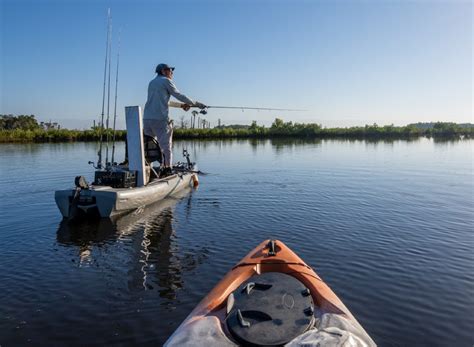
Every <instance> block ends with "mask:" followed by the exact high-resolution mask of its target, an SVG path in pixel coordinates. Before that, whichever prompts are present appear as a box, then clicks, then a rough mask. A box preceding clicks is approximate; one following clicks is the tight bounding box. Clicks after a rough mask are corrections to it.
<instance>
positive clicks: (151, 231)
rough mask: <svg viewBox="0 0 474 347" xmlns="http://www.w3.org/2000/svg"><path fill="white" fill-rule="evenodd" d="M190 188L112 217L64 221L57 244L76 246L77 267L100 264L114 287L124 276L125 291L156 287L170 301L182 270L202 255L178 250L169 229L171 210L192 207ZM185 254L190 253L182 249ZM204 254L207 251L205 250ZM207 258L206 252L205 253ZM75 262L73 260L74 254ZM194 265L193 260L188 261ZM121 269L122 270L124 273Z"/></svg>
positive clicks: (171, 216)
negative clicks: (79, 221) (78, 221)
mask: <svg viewBox="0 0 474 347" xmlns="http://www.w3.org/2000/svg"><path fill="white" fill-rule="evenodd" d="M191 199H192V194H191V189H185V190H183V191H182V192H181V193H179V194H178V195H176V196H174V197H169V198H167V199H165V200H162V201H160V202H158V203H155V204H153V205H150V206H147V207H145V208H143V209H139V210H136V211H134V212H133V213H130V214H128V215H125V216H121V217H118V218H116V219H104V218H102V219H100V220H95V221H84V223H80V224H77V223H74V222H73V221H69V222H68V221H66V220H65V221H62V222H61V223H60V226H59V229H58V232H57V241H58V243H59V244H60V245H62V246H66V247H74V248H76V247H77V249H78V253H79V254H78V258H77V261H78V262H79V266H80V267H99V266H100V267H101V268H102V273H103V272H104V268H106V269H105V271H106V275H107V276H108V277H109V280H110V281H112V282H113V284H114V287H117V285H118V284H117V283H116V282H119V284H123V281H124V280H125V279H126V280H127V288H124V289H125V290H127V291H128V292H131V293H133V292H142V291H143V290H158V292H159V296H160V297H162V298H165V299H168V300H171V301H173V300H174V299H176V291H177V290H178V289H180V288H182V286H183V280H182V271H183V270H192V269H190V265H191V268H192V267H195V266H196V265H197V264H199V263H200V262H201V260H202V256H203V254H202V252H200V251H199V250H198V251H197V252H195V253H194V252H193V253H194V255H193V257H196V259H192V261H189V259H186V257H181V256H180V255H179V253H180V249H179V247H178V244H177V240H176V237H175V235H174V230H173V221H174V216H173V213H174V210H175V207H176V205H177V203H178V202H180V201H182V200H187V201H183V203H185V204H186V205H185V218H186V216H188V215H189V213H190V209H191ZM185 253H187V254H189V252H185ZM204 253H205V250H204ZM204 257H205V254H204ZM73 261H75V260H74V259H73ZM192 264H194V265H192ZM122 272H123V273H122Z"/></svg>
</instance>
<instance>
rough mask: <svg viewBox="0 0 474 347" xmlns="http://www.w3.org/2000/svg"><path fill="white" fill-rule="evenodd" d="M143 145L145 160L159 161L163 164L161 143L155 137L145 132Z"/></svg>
mask: <svg viewBox="0 0 474 347" xmlns="http://www.w3.org/2000/svg"><path fill="white" fill-rule="evenodd" d="M143 145H144V146H143V151H144V154H145V160H146V161H147V162H148V163H153V162H154V161H157V162H159V163H160V164H161V163H162V162H163V154H162V152H161V148H160V144H159V143H158V141H157V140H156V139H155V138H154V137H152V136H148V135H145V134H143Z"/></svg>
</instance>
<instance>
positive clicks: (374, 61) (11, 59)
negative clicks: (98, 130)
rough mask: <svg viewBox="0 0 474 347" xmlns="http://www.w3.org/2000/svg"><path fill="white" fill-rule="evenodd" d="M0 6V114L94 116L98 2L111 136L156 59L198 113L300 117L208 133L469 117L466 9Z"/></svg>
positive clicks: (412, 5) (139, 99) (71, 121)
mask: <svg viewBox="0 0 474 347" xmlns="http://www.w3.org/2000/svg"><path fill="white" fill-rule="evenodd" d="M0 3H1V11H0V13H1V21H0V22H1V48H0V49H1V52H0V53H1V55H0V56H1V61H0V65H1V70H0V71H1V72H0V80H1V90H0V93H1V104H0V114H10V113H11V114H34V115H36V116H37V118H38V119H40V120H48V119H52V120H55V121H59V122H60V123H61V124H63V126H66V127H71V128H72V127H77V128H84V127H88V126H90V125H91V124H92V120H93V119H99V117H100V112H101V104H102V84H103V69H104V55H105V37H106V15H107V8H108V7H110V8H111V11H112V18H113V19H112V20H113V30H114V32H113V53H112V54H113V60H112V64H113V65H112V70H113V71H115V63H116V53H117V51H116V49H117V39H118V31H119V30H121V32H122V34H121V41H122V44H121V52H120V54H121V57H120V72H119V73H120V75H119V95H118V100H119V101H118V117H119V127H123V124H124V121H123V114H124V111H123V108H124V106H126V105H144V103H145V101H146V89H147V85H148V82H149V81H150V80H151V79H152V78H153V77H154V68H155V66H156V64H157V63H160V62H167V63H169V64H171V65H173V66H176V71H175V82H176V85H177V86H178V88H179V89H180V90H181V91H182V92H184V93H185V94H187V95H188V96H189V97H191V98H193V99H196V100H199V101H201V102H203V103H206V104H208V105H229V106H234V105H235V106H261V107H275V108H304V109H307V110H308V111H307V112H281V111H280V112H263V111H260V112H256V111H245V112H242V111H240V110H237V111H223V110H210V111H209V114H208V115H207V119H208V120H210V121H211V123H212V124H216V123H217V119H218V118H220V119H221V120H222V122H223V123H224V124H235V123H240V124H249V123H250V122H251V121H252V120H257V122H258V123H259V124H265V125H270V124H271V122H272V120H273V119H274V118H275V117H280V118H283V119H285V120H287V121H289V120H292V121H297V122H316V123H320V124H323V125H324V126H351V125H363V124H366V123H374V122H376V123H378V124H381V125H383V124H391V123H394V124H395V125H404V124H407V123H410V122H417V121H454V122H472V121H473V119H472V117H473V116H472V98H473V94H472V82H473V70H472V45H473V42H472V35H473V28H472V15H473V5H472V3H471V2H469V1H465V2H461V1H449V2H448V1H447V2H439V1H419V2H417V1H277V0H272V1H262V0H260V1H173V2H167V1H101V0H95V1H92V0H90V1H72V0H63V1H59V0H56V1H45V0H35V1H23V0H15V1H11V0H0ZM114 77H115V76H112V80H114V79H115V78H114ZM112 99H113V95H112ZM182 114H184V112H181V111H179V110H174V111H173V113H172V115H173V117H174V118H175V119H179V118H180V116H181V115H182ZM189 116H190V114H189V113H187V114H186V117H187V118H188V117H189Z"/></svg>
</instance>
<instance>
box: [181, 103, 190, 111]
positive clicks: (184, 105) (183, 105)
mask: <svg viewBox="0 0 474 347" xmlns="http://www.w3.org/2000/svg"><path fill="white" fill-rule="evenodd" d="M181 108H182V109H183V110H185V111H186V112H187V111H189V109H190V108H191V106H190V105H188V104H181Z"/></svg>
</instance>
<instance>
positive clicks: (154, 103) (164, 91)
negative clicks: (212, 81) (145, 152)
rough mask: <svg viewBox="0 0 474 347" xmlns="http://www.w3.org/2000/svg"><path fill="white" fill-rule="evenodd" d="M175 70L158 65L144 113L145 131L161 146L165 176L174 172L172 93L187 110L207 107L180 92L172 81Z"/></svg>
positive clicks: (165, 65)
mask: <svg viewBox="0 0 474 347" xmlns="http://www.w3.org/2000/svg"><path fill="white" fill-rule="evenodd" d="M173 71H174V67H170V66H169V65H168V64H159V65H158V66H157V67H156V70H155V72H156V73H157V74H158V75H157V76H156V77H155V78H154V79H153V80H151V81H150V83H149V85H148V99H147V102H146V104H145V111H144V113H143V131H144V132H145V134H146V135H148V136H152V137H154V138H155V139H156V140H157V141H158V143H159V145H160V147H161V152H162V157H163V166H164V171H163V172H162V174H163V176H167V175H170V174H171V173H172V172H171V167H172V165H173V154H172V145H173V123H172V121H171V120H170V118H169V104H170V102H169V101H170V97H171V95H172V96H174V97H175V98H176V99H178V100H179V101H181V102H183V104H181V105H179V106H180V107H181V108H182V109H183V110H185V111H188V110H189V109H190V107H191V106H196V107H199V108H201V109H203V108H205V107H206V105H204V104H203V103H200V102H198V101H193V100H191V99H190V98H188V97H187V96H186V95H184V94H181V93H180V92H179V90H178V89H177V88H176V86H175V85H174V83H173V81H172V78H173Z"/></svg>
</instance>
